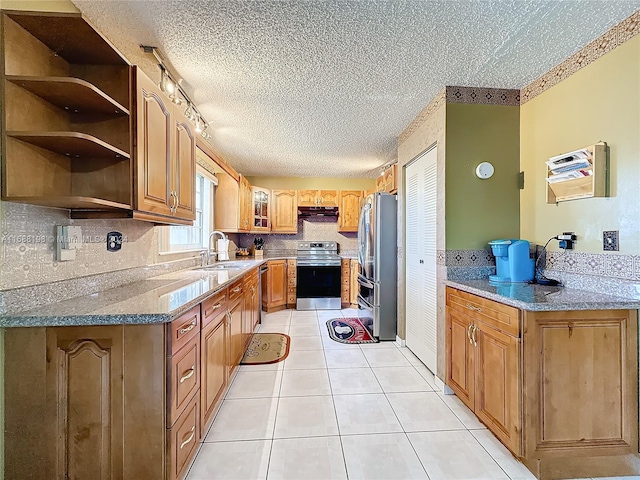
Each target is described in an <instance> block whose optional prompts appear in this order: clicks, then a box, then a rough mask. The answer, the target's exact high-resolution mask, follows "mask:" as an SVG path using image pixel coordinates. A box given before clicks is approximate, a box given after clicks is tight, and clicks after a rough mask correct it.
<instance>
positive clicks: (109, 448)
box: [4, 262, 257, 480]
mask: <svg viewBox="0 0 640 480" xmlns="http://www.w3.org/2000/svg"><path fill="white" fill-rule="evenodd" d="M251 263H253V262H251ZM253 265H254V266H253V267H252V270H250V271H248V272H246V274H245V272H244V271H243V272H242V274H240V275H239V276H236V277H233V278H232V279H231V282H227V284H225V285H224V286H223V287H222V288H219V289H217V290H211V292H210V293H207V294H206V297H205V298H203V299H201V300H199V303H197V304H196V305H195V306H189V307H188V309H187V310H186V311H184V312H183V313H181V314H180V315H179V316H178V317H177V318H175V319H173V320H171V321H169V322H155V323H153V322H154V319H153V318H151V317H147V316H145V315H138V316H136V314H132V315H131V316H124V317H123V316H122V315H121V314H119V313H113V314H109V313H105V311H104V309H103V310H102V313H100V314H95V313H94V314H93V315H90V314H87V316H86V317H83V319H84V321H85V322H86V323H91V322H96V323H100V322H108V321H110V318H111V317H110V315H112V316H113V318H114V321H120V324H113V325H109V324H103V325H87V326H47V320H46V318H42V323H40V325H41V326H33V327H22V328H20V327H16V328H7V329H6V330H5V336H4V339H5V344H4V349H5V392H6V394H5V431H6V435H5V472H4V473H5V478H31V479H36V480H37V479H42V480H49V479H51V478H91V479H93V478H96V479H129V478H136V479H137V478H141V479H142V478H153V479H166V480H175V479H183V478H184V477H185V476H186V472H187V471H188V468H189V465H190V464H191V461H192V459H193V458H194V456H195V453H196V452H197V450H198V445H199V443H200V441H201V437H202V435H203V434H204V432H206V429H207V427H208V426H209V425H210V423H211V421H212V419H213V417H214V415H215V412H216V409H217V408H218V406H219V404H220V402H221V400H222V398H223V397H224V394H225V392H226V389H227V388H228V385H229V384H230V383H231V381H232V377H233V375H234V373H235V372H236V370H237V366H238V363H239V361H240V360H241V358H242V354H243V352H244V349H245V347H246V339H247V338H248V337H249V336H250V335H251V334H252V333H253V329H254V328H255V323H254V316H255V312H250V313H247V312H246V311H245V309H246V307H247V305H248V304H247V302H245V298H246V297H247V292H245V285H248V286H249V290H248V293H249V296H248V298H249V300H250V302H251V301H252V302H253V303H254V304H255V303H256V297H255V295H253V296H252V295H251V288H250V287H251V286H254V285H255V283H256V282H257V268H256V267H255V264H253ZM245 276H246V277H248V278H246V279H245V278H244V277H245ZM176 277H186V278H189V279H192V278H193V279H196V278H199V280H198V281H197V282H196V283H193V280H190V281H191V282H192V283H186V284H185V282H184V281H178V282H176V281H175V280H174V281H173V282H174V283H171V284H170V286H167V287H162V288H159V289H158V288H157V285H158V284H160V283H164V282H165V281H162V280H151V283H150V285H151V286H152V288H153V290H152V291H150V292H149V293H148V294H147V293H145V294H144V295H142V296H141V297H139V298H138V297H136V300H137V302H136V301H135V300H132V301H131V303H128V304H127V305H129V306H131V305H134V304H135V303H139V304H144V303H145V299H147V297H148V300H149V301H150V303H151V304H153V303H155V307H153V308H158V305H161V304H162V299H164V298H174V299H175V298H179V297H180V295H177V294H181V293H183V292H185V293H186V292H189V291H191V290H190V289H191V288H194V286H195V287H198V288H201V287H202V286H203V285H204V286H205V288H210V285H211V284H212V282H213V281H214V274H210V273H206V272H205V273H199V272H197V271H187V272H184V273H182V272H180V273H178V274H176ZM171 285H174V286H173V287H172V286H171ZM185 288H186V289H187V290H185ZM198 288H196V289H195V290H196V292H198V291H201V290H198ZM254 289H255V287H254ZM127 290H132V287H131V286H129V287H123V288H121V289H116V291H117V292H119V293H121V294H125V292H126V291H127ZM254 292H255V290H254ZM113 295H115V292H114V293H113ZM194 295H198V293H195V294H194ZM101 296H102V297H104V300H103V301H105V302H107V304H109V301H110V299H111V298H113V296H110V293H101V294H99V295H98V296H89V297H88V298H87V299H81V300H76V299H72V300H71V301H70V304H69V305H75V307H76V311H77V310H78V309H79V308H80V306H82V305H85V306H86V302H96V300H95V299H96V298H98V297H101ZM154 297H155V298H154ZM250 302H249V303H250ZM120 305H121V306H122V303H120ZM187 305H189V304H187ZM254 307H255V305H254ZM57 308H59V309H64V308H65V306H64V305H60V304H59V305H58V307H57ZM67 308H69V309H70V311H71V310H73V307H71V306H69V307H67ZM131 308H133V307H131ZM139 308H141V309H142V308H144V307H139ZM162 308H167V307H162ZM173 308H175V307H173ZM254 310H255V308H254ZM42 315H44V313H43V314H42ZM57 315H58V316H52V317H51V318H52V319H54V318H55V320H53V321H50V323H51V324H54V325H55V323H56V322H61V321H63V320H62V318H63V317H62V316H61V315H59V314H57ZM247 315H249V316H247ZM15 318H19V317H15ZM26 318H29V319H31V320H30V321H31V322H34V320H33V319H34V318H38V317H37V316H34V315H28V316H27V317H26ZM79 318H80V317H78V316H77V314H71V315H70V316H69V317H68V319H69V321H71V322H78V321H80V320H79ZM123 318H124V321H123V320H122V319H123ZM245 318H250V319H251V322H247V323H244V322H243V320H244V319H245ZM38 322H40V320H38ZM137 322H140V323H137ZM249 323H251V325H249ZM247 328H248V329H249V330H247Z"/></svg>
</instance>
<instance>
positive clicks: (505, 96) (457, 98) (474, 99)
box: [445, 87, 520, 107]
mask: <svg viewBox="0 0 640 480" xmlns="http://www.w3.org/2000/svg"><path fill="white" fill-rule="evenodd" d="M445 90H446V92H447V93H446V97H447V103H475V104H480V105H505V106H509V107H517V106H519V105H520V90H517V89H508V88H486V87H446V88H445Z"/></svg>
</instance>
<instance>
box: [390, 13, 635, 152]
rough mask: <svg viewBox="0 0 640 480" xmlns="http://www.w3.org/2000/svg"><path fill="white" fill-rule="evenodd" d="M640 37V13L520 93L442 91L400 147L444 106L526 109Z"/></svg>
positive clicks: (405, 132)
mask: <svg viewBox="0 0 640 480" xmlns="http://www.w3.org/2000/svg"><path fill="white" fill-rule="evenodd" d="M638 34H640V10H638V11H637V12H635V13H633V14H631V15H630V16H629V17H627V18H626V19H624V20H623V21H622V22H620V23H618V24H617V25H615V26H613V27H612V28H610V29H609V30H608V31H607V32H605V33H604V34H602V35H601V36H600V37H598V38H596V39H595V40H594V41H592V42H591V43H589V44H587V45H586V46H585V47H583V48H581V49H580V50H579V51H577V52H576V53H574V54H573V55H571V56H570V57H569V58H567V59H566V60H564V61H562V62H561V63H559V64H558V65H556V66H555V67H553V68H552V69H551V70H549V71H548V72H547V73H545V74H543V75H542V76H540V77H539V78H537V79H536V80H534V81H533V82H531V83H530V84H529V85H526V86H525V87H523V88H522V89H520V90H517V89H513V90H511V89H501V88H484V87H456V86H450V87H445V88H443V89H442V90H441V91H440V92H438V94H437V95H436V96H435V97H434V98H433V100H431V102H429V104H428V105H427V106H426V107H425V108H424V109H423V110H422V111H421V112H420V113H419V114H418V116H416V118H415V119H414V120H413V121H412V122H411V123H410V124H409V125H408V126H407V128H405V129H404V130H403V131H402V133H401V134H400V135H399V136H398V145H399V144H401V143H403V142H404V141H405V140H406V139H407V138H409V137H410V136H411V135H412V134H413V132H415V131H416V130H417V129H418V128H419V127H420V126H421V125H422V124H423V123H424V122H425V121H426V120H427V118H428V117H429V116H430V115H431V114H433V112H435V111H436V110H437V109H438V108H440V107H441V106H442V104H443V103H447V102H448V103H476V104H484V105H511V106H517V105H523V104H525V103H527V102H528V101H529V100H532V99H533V98H535V97H537V96H538V95H540V94H541V93H543V92H545V91H546V90H548V89H550V88H551V87H553V86H554V85H557V84H558V83H560V82H561V81H562V80H565V79H566V78H568V77H570V76H571V75H573V74H574V73H576V72H577V71H578V70H580V69H582V68H584V67H586V66H587V65H589V64H590V63H592V62H594V61H595V60H597V59H598V58H600V57H602V56H603V55H605V54H607V53H609V52H610V51H611V50H613V49H614V48H616V47H618V46H620V45H622V44H623V43H625V42H626V41H628V40H630V39H631V38H633V37H635V36H636V35H638Z"/></svg>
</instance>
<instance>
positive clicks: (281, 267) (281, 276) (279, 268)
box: [262, 260, 287, 312]
mask: <svg viewBox="0 0 640 480" xmlns="http://www.w3.org/2000/svg"><path fill="white" fill-rule="evenodd" d="M267 266H268V268H269V270H268V271H267V283H266V284H265V285H262V290H263V295H262V306H263V308H264V309H265V310H266V311H267V312H270V311H271V312H273V311H277V310H282V309H284V308H286V306H287V261H286V260H269V262H267Z"/></svg>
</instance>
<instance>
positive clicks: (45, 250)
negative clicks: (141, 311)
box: [0, 202, 158, 290]
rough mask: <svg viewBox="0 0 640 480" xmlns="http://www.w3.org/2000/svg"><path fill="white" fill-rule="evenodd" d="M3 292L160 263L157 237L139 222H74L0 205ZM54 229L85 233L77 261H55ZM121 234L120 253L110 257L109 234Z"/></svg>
mask: <svg viewBox="0 0 640 480" xmlns="http://www.w3.org/2000/svg"><path fill="white" fill-rule="evenodd" d="M0 209H1V231H0V233H1V243H0V255H1V256H0V262H1V267H2V268H1V273H0V290H6V289H9V288H16V287H23V286H27V285H37V284H42V283H48V282H55V281H59V280H64V279H69V278H76V277H81V276H85V275H92V274H97V273H104V272H110V271H114V270H120V269H125V268H131V267H139V266H144V265H150V264H153V263H156V262H157V258H158V242H157V233H156V232H155V229H154V226H153V225H152V224H151V223H146V222H140V221H135V220H71V219H70V218H69V213H68V211H67V210H60V209H54V208H43V207H36V206H33V205H26V204H20V203H12V202H2V204H1V205H0ZM56 225H77V226H80V227H81V228H82V236H83V245H82V248H81V249H79V250H78V251H77V252H76V259H75V260H73V261H68V262H57V261H56V259H55V241H54V240H55V237H56V229H55V227H56ZM112 231H119V232H121V233H122V234H123V237H124V240H125V241H123V245H122V249H121V250H119V251H117V252H108V251H107V248H106V237H107V233H108V232H112Z"/></svg>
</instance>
